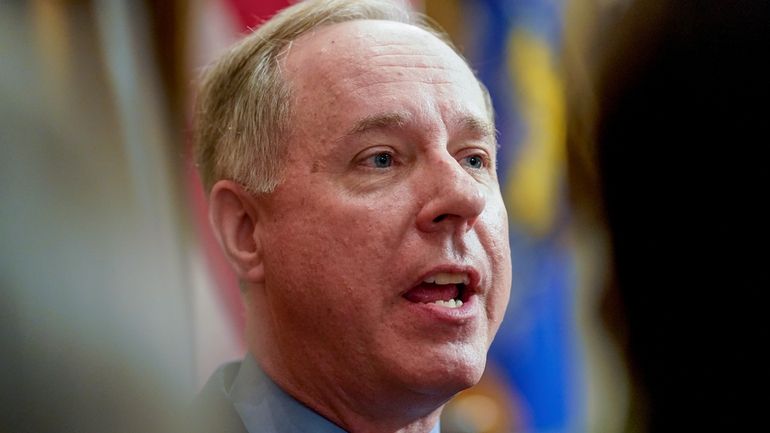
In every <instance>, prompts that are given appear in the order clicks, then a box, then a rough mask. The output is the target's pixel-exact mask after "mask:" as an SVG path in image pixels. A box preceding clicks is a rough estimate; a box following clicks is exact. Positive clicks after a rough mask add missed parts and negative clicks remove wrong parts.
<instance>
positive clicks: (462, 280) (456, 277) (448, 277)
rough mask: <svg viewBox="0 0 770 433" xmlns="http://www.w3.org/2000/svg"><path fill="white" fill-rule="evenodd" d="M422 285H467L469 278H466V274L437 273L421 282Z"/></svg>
mask: <svg viewBox="0 0 770 433" xmlns="http://www.w3.org/2000/svg"><path fill="white" fill-rule="evenodd" d="M422 281H423V282H424V283H434V284H468V283H470V281H471V280H470V278H468V274H466V273H464V272H463V273H457V274H455V273H449V272H439V273H437V274H433V275H431V276H429V277H427V278H425V279H424V280H422Z"/></svg>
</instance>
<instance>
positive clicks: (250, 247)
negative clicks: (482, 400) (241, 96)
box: [211, 21, 511, 432]
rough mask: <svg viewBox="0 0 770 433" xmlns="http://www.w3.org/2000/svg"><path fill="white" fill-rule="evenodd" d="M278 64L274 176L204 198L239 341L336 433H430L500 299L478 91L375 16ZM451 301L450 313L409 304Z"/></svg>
mask: <svg viewBox="0 0 770 433" xmlns="http://www.w3.org/2000/svg"><path fill="white" fill-rule="evenodd" d="M281 66H282V73H283V75H284V78H285V79H286V80H287V82H288V84H289V86H290V88H291V91H292V95H293V98H294V100H293V105H292V108H293V111H292V131H291V135H290V137H289V140H288V148H287V156H286V158H287V159H286V162H285V164H284V167H285V169H284V176H283V181H282V182H281V184H280V185H279V186H278V187H277V188H276V190H275V191H274V192H273V193H270V194H265V195H252V194H249V193H247V192H245V190H244V189H243V188H241V187H239V186H238V185H237V184H235V183H233V182H231V181H227V180H223V181H220V182H218V183H217V184H216V185H215V186H214V188H213V189H212V194H211V206H212V216H211V218H212V223H213V225H214V227H215V228H216V229H217V232H218V234H219V236H220V241H221V243H222V245H223V247H224V249H225V251H226V252H227V254H228V256H229V258H230V260H231V262H232V263H233V264H234V266H235V268H236V269H237V271H238V274H239V277H240V278H241V280H242V281H243V282H244V284H245V291H244V297H245V301H246V309H247V311H246V314H247V322H248V338H249V348H250V350H251V351H252V353H253V354H254V356H255V357H256V359H257V360H258V362H259V364H260V366H261V367H262V368H263V369H264V370H265V372H266V373H267V374H268V375H269V376H270V377H271V378H272V379H273V380H274V381H275V382H276V383H278V384H279V385H280V386H281V387H282V388H283V389H284V390H286V391H287V392H288V393H289V394H291V395H292V396H293V397H295V398H296V399H298V400H299V401H301V402H302V403H304V404H305V405H307V406H309V407H310V408H312V409H313V410H315V411H316V412H318V413H320V414H322V415H323V416H325V417H326V418H328V419H329V420H331V421H332V422H334V423H336V424H337V425H339V426H341V427H342V428H344V429H345V430H348V431H355V432H395V431H414V432H427V431H430V429H431V428H432V427H433V426H434V425H435V423H436V422H437V420H438V416H439V414H440V411H441V408H442V407H443V404H444V403H445V402H446V401H447V400H448V399H449V398H451V397H452V396H453V395H454V394H456V393H457V392H458V391H461V390H463V389H465V388H468V387H470V386H472V385H474V384H475V383H476V382H478V380H479V379H480V377H481V374H482V372H483V370H484V366H485V363H486V353H487V349H488V348H489V344H490V343H491V341H492V339H493V338H494V335H495V333H496V332H497V329H498V327H499V325H500V321H501V320H502V317H503V314H504V311H505V307H506V305H507V302H508V295H509V290H510V280H511V275H510V272H511V271H510V252H509V249H508V231H507V217H506V213H505V207H504V205H503V202H502V198H501V194H500V189H499V185H498V180H497V174H496V169H495V158H496V144H495V140H494V127H493V125H492V123H491V121H490V120H489V118H488V116H489V115H488V113H487V110H486V105H485V100H484V95H483V93H482V92H481V89H480V88H479V85H478V82H477V81H476V79H475V77H474V76H473V73H472V72H471V71H470V69H469V68H468V67H467V65H466V64H465V62H464V61H463V60H462V59H461V58H459V57H458V56H457V55H456V54H455V53H454V52H453V51H452V49H451V48H449V47H448V46H446V45H445V44H444V43H443V42H441V41H440V40H439V39H437V38H436V37H435V36H433V35H431V34H429V33H427V32H425V31H423V30H421V29H418V28H416V27H413V26H409V25H405V24H401V23H395V22H389V21H351V22H346V23H341V24H334V25H330V26H327V27H323V28H321V29H319V30H317V31H315V32H312V33H309V34H306V35H304V36H302V37H300V38H299V39H297V40H296V41H294V42H293V43H292V44H291V47H290V49H289V50H287V53H286V55H285V57H284V59H283V62H282V65H281ZM436 275H438V276H439V277H437V278H438V279H439V280H440V279H441V278H445V277H446V276H447V275H449V276H451V277H452V278H458V279H459V280H462V279H465V280H464V281H463V282H460V283H457V284H455V283H454V282H452V283H451V284H439V283H440V282H441V281H437V282H435V283H434V282H432V280H431V278H433V277H435V276H436ZM459 280H458V281H459ZM426 281H428V282H427V283H426ZM456 287H458V288H456ZM450 292H451V295H446V296H449V297H457V298H458V300H459V299H460V298H463V299H464V302H465V303H464V304H463V305H462V307H457V308H451V309H450V308H447V307H443V306H441V305H437V304H434V303H430V302H423V301H425V299H427V298H430V297H432V296H433V297H435V296H439V294H440V296H445V295H443V293H450Z"/></svg>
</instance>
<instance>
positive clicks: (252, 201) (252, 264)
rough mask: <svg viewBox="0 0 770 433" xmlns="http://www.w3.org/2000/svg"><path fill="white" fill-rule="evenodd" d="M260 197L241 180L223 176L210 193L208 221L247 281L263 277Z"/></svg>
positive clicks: (234, 264)
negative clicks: (244, 186)
mask: <svg viewBox="0 0 770 433" xmlns="http://www.w3.org/2000/svg"><path fill="white" fill-rule="evenodd" d="M258 211H259V208H258V202H257V199H256V198H255V197H254V196H253V195H252V194H251V193H249V192H248V191H246V189H244V188H243V187H242V186H240V185H239V184H237V183H235V182H233V181H230V180H220V181H219V182H217V183H216V184H214V186H213V188H212V189H211V194H210V196H209V221H210V223H211V227H212V229H213V230H214V235H215V236H216V237H217V240H218V241H219V245H220V246H221V248H222V250H223V251H224V253H225V255H226V256H227V258H228V260H229V261H230V263H231V264H232V266H233V268H234V269H235V271H236V273H237V275H238V278H239V279H240V280H242V281H244V282H251V283H261V282H263V281H264V265H263V260H262V243H261V239H260V237H259V228H260V226H259V224H260V218H259V215H258V214H259V212H258Z"/></svg>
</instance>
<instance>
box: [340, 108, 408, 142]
mask: <svg viewBox="0 0 770 433" xmlns="http://www.w3.org/2000/svg"><path fill="white" fill-rule="evenodd" d="M410 117H411V116H410V115H409V114H408V113H405V112H404V113H401V112H395V113H384V114H375V115H373V116H368V117H365V118H363V119H361V120H359V121H358V122H356V124H355V125H354V126H353V128H351V129H350V131H348V133H347V134H346V135H348V136H350V135H361V134H364V133H366V132H370V131H373V130H379V129H394V128H401V127H403V126H404V125H406V123H407V121H408V120H409V118H410Z"/></svg>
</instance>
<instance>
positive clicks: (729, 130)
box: [568, 0, 770, 432]
mask: <svg viewBox="0 0 770 433" xmlns="http://www.w3.org/2000/svg"><path fill="white" fill-rule="evenodd" d="M586 4H587V3H586V2H583V3H580V2H577V3H575V5H574V6H575V7H576V8H579V7H581V5H586ZM594 6H595V5H594ZM768 8H769V4H768V2H765V1H749V0H740V1H735V2H723V1H714V0H711V1H699V2H667V1H660V0H640V1H636V2H631V3H630V4H628V5H626V3H623V4H622V5H621V6H620V8H618V9H616V15H615V17H612V16H610V15H608V16H609V17H610V23H611V24H609V25H606V26H605V27H604V28H603V30H601V29H600V30H599V31H598V32H597V33H596V35H595V38H594V39H595V41H596V43H595V44H594V45H591V43H590V42H589V43H588V44H587V45H586V46H585V47H582V49H583V53H578V51H580V49H576V48H575V45H572V49H573V51H572V55H573V56H580V55H584V56H585V57H583V58H581V59H577V60H576V59H575V57H573V58H571V60H570V61H571V63H570V62H568V65H570V68H568V72H569V76H570V86H569V87H570V105H571V110H570V113H571V114H570V120H569V146H570V176H571V180H570V184H571V186H572V187H571V194H572V197H573V199H574V202H575V204H576V209H577V215H578V217H577V219H578V220H582V221H583V223H582V224H584V225H583V228H586V226H585V224H586V223H588V224H591V223H594V222H597V221H599V222H600V223H601V224H604V225H605V228H606V230H607V233H608V234H609V240H610V248H609V252H610V257H611V260H610V265H609V266H608V268H607V269H606V274H607V276H608V286H607V290H606V294H605V300H604V303H603V305H602V313H603V315H604V318H605V319H606V323H607V325H608V327H609V328H610V329H611V331H612V334H614V336H615V337H616V339H617V341H618V343H619V345H620V347H621V348H622V352H623V353H624V355H625V359H626V361H627V365H628V367H629V369H630V373H631V377H632V384H633V385H632V386H633V395H632V404H631V411H630V416H629V419H628V422H627V424H626V426H625V430H626V431H635V432H642V431H645V432H661V431H742V429H747V428H751V429H756V428H757V427H758V426H761V425H765V424H767V422H768V420H767V414H766V412H765V411H763V406H764V404H763V403H762V402H763V401H764V400H765V399H764V398H760V396H762V395H764V394H766V392H767V382H766V375H767V373H766V370H767V366H768V362H767V356H766V354H765V351H764V350H763V347H764V346H766V344H767V342H768V341H769V340H768V323H767V320H766V312H765V311H764V310H765V309H766V307H765V305H766V304H765V303H764V302H762V300H763V299H764V296H761V292H763V291H764V290H765V289H766V288H767V287H770V284H769V281H768V266H767V253H766V250H767V248H768V245H769V244H768V229H767V227H768V223H770V215H768V211H767V206H766V203H765V202H766V201H767V187H768V185H770V183H769V182H768V171H769V170H768V160H767V159H766V158H765V157H764V155H765V149H764V148H765V147H766V143H767V141H768V137H770V135H769V134H768V132H769V131H768V125H770V122H768V118H770V116H769V115H768V114H769V113H768V109H767V107H768V101H770V80H768V77H770V71H768V66H767V53H768V52H770V46H769V44H768V37H769V35H770V29H769V28H768V24H770V14H768ZM617 11H619V12H617ZM584 24H585V23H583V25H584ZM600 24H601V23H600ZM589 39H590V37H589ZM591 52H594V53H595V54H591ZM591 56H595V57H591ZM580 61H582V62H584V64H583V65H582V66H581V65H580ZM599 266H602V264H599ZM743 431H750V430H748V429H747V430H743Z"/></svg>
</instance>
